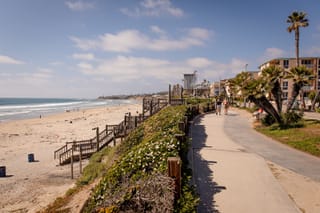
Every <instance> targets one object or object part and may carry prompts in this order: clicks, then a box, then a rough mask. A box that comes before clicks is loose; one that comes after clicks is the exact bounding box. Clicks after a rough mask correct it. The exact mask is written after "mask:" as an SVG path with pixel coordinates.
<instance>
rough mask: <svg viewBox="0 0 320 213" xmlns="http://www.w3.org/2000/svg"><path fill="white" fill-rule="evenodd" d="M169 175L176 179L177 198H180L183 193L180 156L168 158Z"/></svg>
mask: <svg viewBox="0 0 320 213" xmlns="http://www.w3.org/2000/svg"><path fill="white" fill-rule="evenodd" d="M168 176H169V177H171V178H173V179H174V183H175V184H174V185H175V199H176V200H178V199H179V198H180V194H181V160H180V157H169V158H168Z"/></svg>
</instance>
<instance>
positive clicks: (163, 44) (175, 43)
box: [70, 26, 211, 53]
mask: <svg viewBox="0 0 320 213" xmlns="http://www.w3.org/2000/svg"><path fill="white" fill-rule="evenodd" d="M151 30H152V31H153V32H157V34H158V35H159V34H160V36H159V37H157V38H151V37H149V36H148V35H146V34H144V33H141V32H140V31H138V30H123V31H120V32H119V33H116V34H111V33H106V34H104V35H101V36H99V37H98V38H97V39H95V40H90V39H81V38H77V37H70V39H71V40H72V41H73V42H74V43H75V46H76V47H78V48H80V49H82V50H94V49H101V50H104V51H107V52H124V53H128V52H131V51H133V50H139V49H140V50H142V49H143V50H153V51H167V50H183V49H187V48H190V47H193V46H202V45H204V42H205V40H207V39H209V38H210V36H211V32H210V31H209V30H207V29H204V28H192V29H187V30H186V31H187V34H186V35H185V36H182V37H180V38H178V39H169V38H167V36H163V35H164V33H165V31H163V30H161V29H160V28H159V27H157V26H152V27H151Z"/></svg>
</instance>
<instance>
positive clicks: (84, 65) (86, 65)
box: [77, 62, 93, 71]
mask: <svg viewBox="0 0 320 213" xmlns="http://www.w3.org/2000/svg"><path fill="white" fill-rule="evenodd" d="M77 66H78V67H79V68H80V69H81V70H84V71H88V70H92V68H93V66H92V65H91V64H89V63H85V62H81V63H79V64H78V65H77Z"/></svg>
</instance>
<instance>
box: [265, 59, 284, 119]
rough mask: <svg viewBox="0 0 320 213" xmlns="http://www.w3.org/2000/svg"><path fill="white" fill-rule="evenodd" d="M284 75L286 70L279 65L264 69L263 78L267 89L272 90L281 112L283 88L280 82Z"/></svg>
mask: <svg viewBox="0 0 320 213" xmlns="http://www.w3.org/2000/svg"><path fill="white" fill-rule="evenodd" d="M283 77H284V70H283V69H282V68H280V67H278V66H275V65H271V66H269V67H267V68H265V69H263V70H262V78H263V79H264V81H266V83H267V84H266V87H267V88H266V90H267V91H270V92H271V94H272V96H273V98H274V100H275V102H276V107H277V110H278V113H279V114H281V112H282V90H281V84H280V82H281V79H282V78H283Z"/></svg>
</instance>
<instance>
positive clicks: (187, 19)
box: [0, 0, 320, 98]
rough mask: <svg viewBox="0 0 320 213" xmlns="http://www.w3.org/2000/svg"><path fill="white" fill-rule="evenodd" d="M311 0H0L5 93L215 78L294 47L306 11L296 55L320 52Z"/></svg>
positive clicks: (135, 87)
mask: <svg viewBox="0 0 320 213" xmlns="http://www.w3.org/2000/svg"><path fill="white" fill-rule="evenodd" d="M319 7H320V3H319V2H318V1H314V0H304V1H301V0H281V1H279V0H268V1H256V0H241V1H238V0H224V1H222V0H199V1H195V0H136V1H134V0H82V1H79V0H54V1H52V0H0V88H1V89H0V97H67V98H96V97H98V96H100V95H113V94H136V93H148V92H157V91H163V90H167V88H168V84H176V83H182V78H183V74H184V73H192V72H193V71H194V70H197V71H198V72H197V73H198V79H199V80H203V79H207V80H209V81H210V82H213V81H218V80H219V79H224V78H229V77H234V76H235V75H236V74H237V73H238V72H240V71H242V70H244V69H245V64H248V70H252V71H253V70H257V69H258V66H259V65H260V64H262V63H263V62H265V61H266V60H270V59H272V58H277V57H294V53H295V46H294V34H293V33H292V34H289V33H288V32H287V31H286V28H287V27H288V24H287V23H286V19H287V16H288V15H290V13H291V12H292V11H294V10H297V11H304V12H306V13H307V14H308V16H307V18H308V19H309V21H310V26H309V27H307V28H303V29H301V42H300V55H301V56H319V55H320V13H319Z"/></svg>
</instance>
